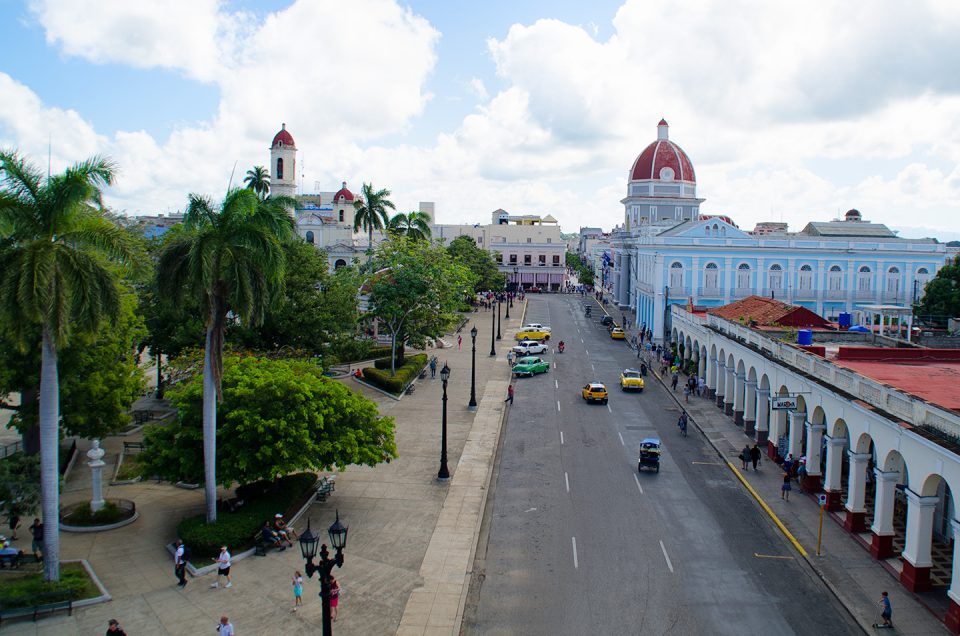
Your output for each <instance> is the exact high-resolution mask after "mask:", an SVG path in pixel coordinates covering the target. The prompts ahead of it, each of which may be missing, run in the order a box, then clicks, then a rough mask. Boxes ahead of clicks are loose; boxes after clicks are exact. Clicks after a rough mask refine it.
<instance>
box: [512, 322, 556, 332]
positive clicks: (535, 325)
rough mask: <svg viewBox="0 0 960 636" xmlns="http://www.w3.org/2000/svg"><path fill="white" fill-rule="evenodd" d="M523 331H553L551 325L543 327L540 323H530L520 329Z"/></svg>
mask: <svg viewBox="0 0 960 636" xmlns="http://www.w3.org/2000/svg"><path fill="white" fill-rule="evenodd" d="M520 328H521V329H534V330H536V331H553V329H551V328H550V325H542V324H540V323H539V322H528V323H527V324H525V325H524V326H522V327H520Z"/></svg>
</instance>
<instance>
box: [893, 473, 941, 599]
mask: <svg viewBox="0 0 960 636" xmlns="http://www.w3.org/2000/svg"><path fill="white" fill-rule="evenodd" d="M939 501H940V498H939V497H923V496H921V495H919V494H917V493H915V492H913V491H912V490H910V489H909V488H907V538H906V541H905V545H904V546H903V554H902V555H901V556H903V570H901V572H900V582H901V583H903V586H904V587H905V588H907V589H908V590H910V591H911V592H926V591H928V590H929V589H930V568H931V567H932V566H933V559H931V555H930V547H931V545H932V544H933V513H934V511H935V510H936V508H937V502H939Z"/></svg>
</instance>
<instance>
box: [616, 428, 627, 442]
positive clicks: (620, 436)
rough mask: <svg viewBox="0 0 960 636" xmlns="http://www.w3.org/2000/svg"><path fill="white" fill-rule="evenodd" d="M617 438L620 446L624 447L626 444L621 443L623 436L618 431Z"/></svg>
mask: <svg viewBox="0 0 960 636" xmlns="http://www.w3.org/2000/svg"><path fill="white" fill-rule="evenodd" d="M617 436H618V437H619V438H620V445H621V446H626V444H625V443H624V441H623V435H621V434H620V431H617Z"/></svg>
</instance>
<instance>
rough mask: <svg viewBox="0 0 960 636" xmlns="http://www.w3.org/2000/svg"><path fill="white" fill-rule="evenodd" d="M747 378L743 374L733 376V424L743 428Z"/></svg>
mask: <svg viewBox="0 0 960 636" xmlns="http://www.w3.org/2000/svg"><path fill="white" fill-rule="evenodd" d="M746 381H747V377H746V376H745V375H744V374H742V373H737V374H735V375H734V376H733V423H734V424H736V425H737V426H743V407H744V404H743V403H744V396H745V395H746V391H745V390H744V385H745V384H746Z"/></svg>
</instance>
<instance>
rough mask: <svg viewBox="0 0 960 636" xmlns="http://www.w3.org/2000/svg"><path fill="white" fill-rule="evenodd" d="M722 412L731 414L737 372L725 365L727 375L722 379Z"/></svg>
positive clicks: (735, 391)
mask: <svg viewBox="0 0 960 636" xmlns="http://www.w3.org/2000/svg"><path fill="white" fill-rule="evenodd" d="M723 387H724V389H723V414H724V415H733V401H734V400H735V399H736V397H735V396H736V393H737V372H736V370H735V369H734V368H733V367H729V366H728V367H727V377H726V378H725V379H724V381H723Z"/></svg>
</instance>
